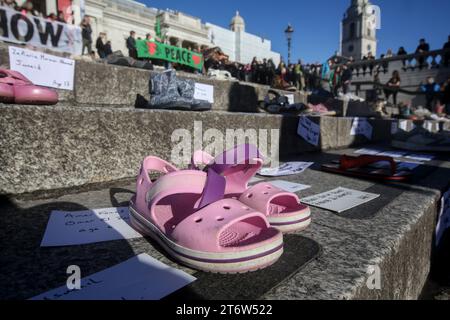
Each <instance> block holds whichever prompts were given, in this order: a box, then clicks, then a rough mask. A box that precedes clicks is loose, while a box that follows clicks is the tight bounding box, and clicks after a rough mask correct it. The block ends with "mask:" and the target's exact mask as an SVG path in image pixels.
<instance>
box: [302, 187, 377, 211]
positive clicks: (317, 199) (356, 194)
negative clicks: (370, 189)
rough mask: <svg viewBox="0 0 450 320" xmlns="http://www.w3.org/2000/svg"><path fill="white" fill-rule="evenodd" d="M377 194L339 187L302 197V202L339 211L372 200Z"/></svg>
mask: <svg viewBox="0 0 450 320" xmlns="http://www.w3.org/2000/svg"><path fill="white" fill-rule="evenodd" d="M379 196H380V195H379V194H374V193H367V192H362V191H357V190H352V189H347V188H342V187H339V188H336V189H334V190H331V191H327V192H324V193H321V194H318V195H315V196H312V197H307V198H303V199H302V203H305V204H307V205H310V206H313V207H318V208H322V209H326V210H330V211H333V212H337V213H341V212H344V211H347V210H349V209H352V208H354V207H357V206H359V205H361V204H363V203H366V202H369V201H372V200H373V199H376V198H378V197H379Z"/></svg>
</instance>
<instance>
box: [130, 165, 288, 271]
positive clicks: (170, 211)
mask: <svg viewBox="0 0 450 320" xmlns="http://www.w3.org/2000/svg"><path fill="white" fill-rule="evenodd" d="M149 171H157V172H160V173H164V174H165V175H163V176H161V177H160V178H158V179H157V180H156V181H155V182H152V181H151V180H150V178H149V175H148V173H149ZM224 190H225V179H224V178H223V177H221V176H219V175H217V174H216V173H215V172H212V171H211V172H208V173H205V172H202V171H199V170H177V168H175V167H174V166H172V165H171V164H169V163H167V162H165V161H164V160H161V159H159V158H156V157H148V158H146V159H145V160H144V161H143V163H142V166H141V171H140V173H139V176H138V180H137V186H136V196H135V197H134V198H133V199H132V200H131V203H130V214H131V215H130V217H131V223H132V225H133V226H134V227H135V228H136V229H137V230H138V231H139V232H141V233H143V234H144V235H148V236H150V237H152V238H153V239H154V240H156V241H157V242H158V243H159V244H160V245H161V246H162V247H163V248H164V249H165V250H166V251H167V252H168V253H169V254H170V255H171V256H172V257H174V258H175V259H177V260H178V261H180V262H182V263H183V264H185V265H187V266H190V267H193V268H196V269H199V270H204V271H209V272H217V273H241V272H247V271H254V270H258V269H262V268H265V267H267V266H269V265H271V264H273V263H274V262H276V261H277V260H278V258H279V257H280V256H281V254H282V253H283V236H282V234H281V232H280V231H278V230H277V229H275V228H272V227H270V225H269V223H268V221H267V219H266V217H265V215H264V214H262V213H260V212H257V211H255V210H252V209H250V208H249V207H248V206H246V205H244V204H243V203H241V202H239V201H238V200H234V199H223V192H224Z"/></svg>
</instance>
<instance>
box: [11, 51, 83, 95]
mask: <svg viewBox="0 0 450 320" xmlns="http://www.w3.org/2000/svg"><path fill="white" fill-rule="evenodd" d="M9 60H10V65H11V70H14V71H18V72H20V73H22V74H23V75H24V76H25V77H27V78H28V79H30V81H31V82H33V83H34V84H36V85H41V86H45V87H51V88H56V89H62V90H73V81H74V72H75V61H74V60H72V59H66V58H62V57H57V56H54V55H50V54H46V53H41V52H37V51H32V50H27V49H22V48H17V47H9Z"/></svg>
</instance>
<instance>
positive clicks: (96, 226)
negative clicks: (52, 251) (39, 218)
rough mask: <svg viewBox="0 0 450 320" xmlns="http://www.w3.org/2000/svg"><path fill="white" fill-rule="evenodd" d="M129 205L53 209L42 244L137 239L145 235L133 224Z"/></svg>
mask: <svg viewBox="0 0 450 320" xmlns="http://www.w3.org/2000/svg"><path fill="white" fill-rule="evenodd" d="M129 219H130V214H129V211H128V208H126V207H122V208H105V209H94V210H86V211H74V212H71V211H52V213H51V215H50V219H49V221H48V223H47V229H46V230H45V234H44V238H43V239H42V242H41V247H58V246H70V245H80V244H87V243H95V242H103V241H111V240H121V239H134V238H140V237H142V235H141V234H140V233H138V232H136V231H135V230H134V229H133V228H132V227H131V226H130V225H129V221H130V220H129Z"/></svg>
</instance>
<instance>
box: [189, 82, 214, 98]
mask: <svg viewBox="0 0 450 320" xmlns="http://www.w3.org/2000/svg"><path fill="white" fill-rule="evenodd" d="M194 99H197V100H203V101H208V102H209V103H214V87H213V86H211V85H209V84H204V83H197V82H196V83H195V91H194Z"/></svg>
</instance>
